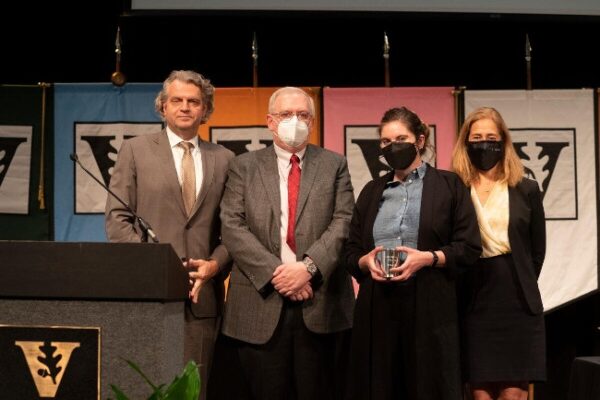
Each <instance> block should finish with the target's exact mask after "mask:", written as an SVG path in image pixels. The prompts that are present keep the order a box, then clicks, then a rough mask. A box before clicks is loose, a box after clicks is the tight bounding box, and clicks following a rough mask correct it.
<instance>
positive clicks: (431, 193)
mask: <svg viewBox="0 0 600 400" xmlns="http://www.w3.org/2000/svg"><path fill="white" fill-rule="evenodd" d="M379 133H380V141H381V149H382V153H383V156H384V158H385V160H386V162H387V164H388V165H390V166H391V167H392V168H393V171H390V173H389V174H386V175H385V176H382V177H380V178H377V179H375V180H373V181H371V182H369V183H368V184H367V185H366V186H365V187H364V189H363V190H362V192H361V194H360V196H359V197H358V200H357V203H356V207H355V209H354V215H353V217H352V222H351V226H350V235H349V239H348V241H347V243H346V246H345V251H344V256H343V260H344V262H345V263H346V266H347V268H348V270H349V271H350V273H351V274H352V275H353V276H354V277H355V278H356V279H357V280H358V282H359V283H360V290H359V293H358V298H357V302H356V308H355V314H354V325H353V333H352V348H351V353H350V358H351V366H350V368H351V380H350V384H349V390H348V391H349V393H350V397H351V398H353V399H360V400H369V399H372V400H376V399H377V400H379V399H382V400H388V399H390V400H391V399H410V400H428V399H430V400H460V399H462V388H461V379H460V362H459V338H458V318H457V301H456V289H455V287H456V281H455V278H456V275H457V270H458V269H459V268H460V267H462V266H464V265H468V264H473V263H475V261H476V260H477V259H478V257H479V255H480V253H481V246H480V238H479V230H478V227H477V219H476V215H475V211H474V209H473V205H472V203H471V199H470V198H469V193H468V191H467V189H466V187H465V186H464V184H463V183H462V182H461V180H460V179H459V177H458V176H457V175H456V174H454V173H452V172H448V171H442V170H438V169H436V168H434V167H432V166H430V165H428V164H427V163H425V162H423V161H422V159H421V154H422V153H423V152H424V149H425V144H426V143H427V137H428V136H429V127H428V126H427V125H426V124H424V123H423V122H421V120H420V118H419V117H418V116H417V115H416V114H415V113H413V112H412V111H410V110H408V109H406V108H405V107H402V108H393V109H391V110H388V111H387V112H386V113H385V115H384V116H383V119H382V120H381V124H380V126H379ZM383 247H395V248H397V249H398V250H400V251H401V252H402V253H403V254H404V255H405V260H404V262H403V263H402V264H401V265H400V266H399V267H397V268H394V269H392V272H393V273H395V276H393V277H392V278H390V279H386V278H384V276H383V273H382V270H381V268H380V266H379V264H378V262H377V261H376V258H377V254H378V253H379V252H380V250H381V249H382V248H383Z"/></svg>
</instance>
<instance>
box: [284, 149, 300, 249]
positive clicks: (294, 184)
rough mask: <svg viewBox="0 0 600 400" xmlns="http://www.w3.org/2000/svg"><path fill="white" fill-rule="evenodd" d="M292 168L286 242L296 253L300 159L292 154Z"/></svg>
mask: <svg viewBox="0 0 600 400" xmlns="http://www.w3.org/2000/svg"><path fill="white" fill-rule="evenodd" d="M290 162H291V163H292V168H291V169H290V174H289V175H288V226H287V237H286V238H287V239H286V242H287V244H288V246H290V249H292V251H293V252H294V253H295V252H296V235H295V233H294V232H295V230H296V206H297V205H298V192H299V191H300V159H299V158H298V156H297V155H295V154H292V158H290Z"/></svg>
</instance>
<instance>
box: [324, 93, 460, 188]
mask: <svg viewBox="0 0 600 400" xmlns="http://www.w3.org/2000/svg"><path fill="white" fill-rule="evenodd" d="M452 91H453V88H451V87H431V88H341V89H332V88H325V89H323V109H324V113H323V114H324V130H323V131H324V132H325V134H324V141H323V143H324V147H325V148H327V149H329V150H333V151H336V152H338V153H341V154H345V155H346V157H347V158H348V168H349V169H350V174H351V176H352V184H353V186H354V193H355V195H356V196H358V194H359V193H360V190H361V189H362V187H363V186H364V185H365V184H366V183H367V182H369V181H370V180H371V179H373V178H374V177H376V176H379V174H380V173H381V171H383V168H384V166H383V164H381V163H380V162H379V161H378V159H377V156H378V155H379V147H378V146H379V144H378V135H377V126H378V124H379V121H380V120H381V117H382V116H383V114H384V112H385V111H386V110H388V109H390V108H392V107H401V106H406V107H408V108H409V109H411V110H412V111H414V112H416V113H417V114H418V115H419V116H420V117H421V119H422V120H423V122H425V123H426V124H428V125H429V126H430V127H431V133H432V134H431V137H430V141H429V144H430V145H433V147H434V149H435V154H433V153H432V152H429V153H426V154H425V157H424V158H425V159H426V160H427V161H428V162H429V163H430V164H433V165H435V166H437V167H438V168H443V169H448V168H450V160H451V155H452V147H453V146H454V141H455V138H456V128H455V127H456V122H455V121H456V120H455V115H454V97H453V95H452Z"/></svg>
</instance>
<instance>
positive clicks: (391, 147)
mask: <svg viewBox="0 0 600 400" xmlns="http://www.w3.org/2000/svg"><path fill="white" fill-rule="evenodd" d="M381 153H382V154H383V157H385V161H387V163H388V164H389V165H390V167H392V168H394V169H406V168H408V167H409V166H410V164H412V163H413V161H415V158H416V157H417V146H415V144H414V143H408V142H392V143H390V144H388V145H387V146H385V147H384V148H382V149H381Z"/></svg>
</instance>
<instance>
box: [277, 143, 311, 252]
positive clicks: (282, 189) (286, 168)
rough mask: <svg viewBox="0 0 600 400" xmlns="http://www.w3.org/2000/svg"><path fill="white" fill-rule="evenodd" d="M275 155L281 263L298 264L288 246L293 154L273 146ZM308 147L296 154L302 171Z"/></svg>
mask: <svg viewBox="0 0 600 400" xmlns="http://www.w3.org/2000/svg"><path fill="white" fill-rule="evenodd" d="M273 147H274V148H275V154H276V155H277V168H278V170H279V194H280V199H281V231H280V234H281V261H282V262H283V263H284V264H285V263H293V262H296V261H297V260H296V253H294V251H293V250H292V249H291V248H290V246H288V244H287V229H288V215H289V213H288V175H289V174H290V169H291V168H292V164H291V162H290V159H291V158H292V154H294V153H290V152H289V151H287V150H284V149H282V148H281V147H278V146H277V145H276V144H273ZM305 153H306V147H305V148H303V149H302V150H300V151H299V152H297V153H295V154H296V155H297V156H298V157H299V158H300V170H301V171H302V165H303V164H304V154H305Z"/></svg>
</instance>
